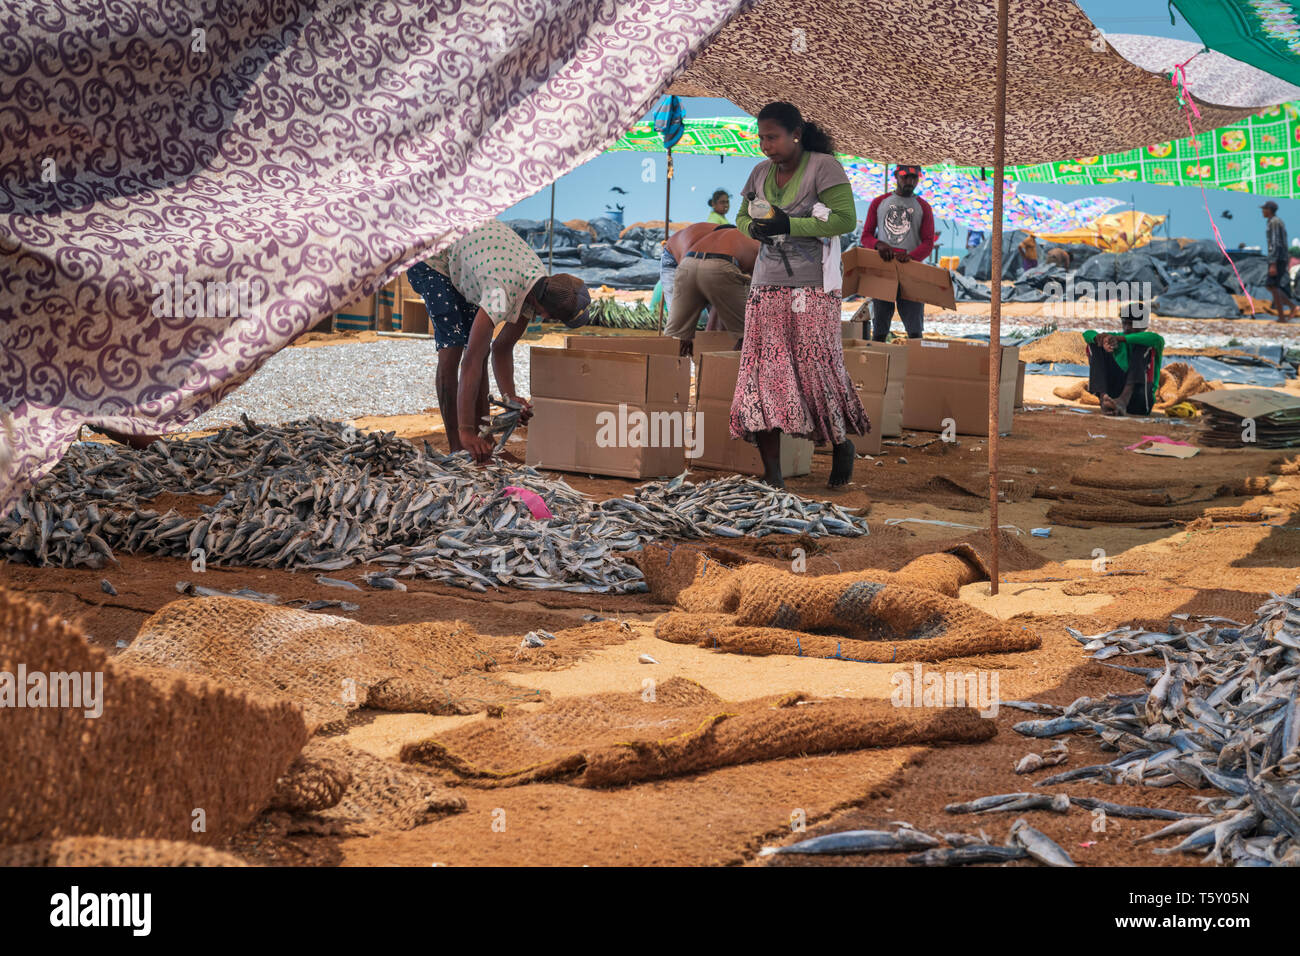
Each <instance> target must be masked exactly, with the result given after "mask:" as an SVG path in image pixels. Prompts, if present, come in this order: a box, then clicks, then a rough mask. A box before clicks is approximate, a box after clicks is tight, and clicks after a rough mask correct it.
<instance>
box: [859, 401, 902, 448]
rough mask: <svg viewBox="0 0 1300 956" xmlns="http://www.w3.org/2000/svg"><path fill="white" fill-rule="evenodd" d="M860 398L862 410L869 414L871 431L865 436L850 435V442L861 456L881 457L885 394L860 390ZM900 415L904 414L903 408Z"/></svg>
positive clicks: (883, 437)
mask: <svg viewBox="0 0 1300 956" xmlns="http://www.w3.org/2000/svg"><path fill="white" fill-rule="evenodd" d="M858 398H859V399H861V400H862V408H863V410H865V411H866V413H867V420H868V421H870V422H871V431H869V432H867V434H865V435H850V436H849V441H851V442H853V447H854V449H855V450H856V451H857V453H858V454H859V455H879V454H880V449H881V448H882V447H883V443H884V440H885V436H884V434H883V433H882V432H881V424H882V422H883V421H884V418H885V393H884V392H863V391H861V390H859V391H858ZM899 414H900V415H901V414H902V409H901V408H900V409H899Z"/></svg>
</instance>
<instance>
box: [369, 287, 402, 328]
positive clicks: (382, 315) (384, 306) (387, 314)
mask: <svg viewBox="0 0 1300 956" xmlns="http://www.w3.org/2000/svg"><path fill="white" fill-rule="evenodd" d="M396 306H397V280H396V279H392V280H391V281H389V282H388V284H387V285H385V286H384V287H383V288H382V289H380V290H379V291H378V292H376V293H375V331H377V332H391V331H392V329H393V316H394V315H395V314H396V315H400V314H401V313H400V312H396V311H395V310H396Z"/></svg>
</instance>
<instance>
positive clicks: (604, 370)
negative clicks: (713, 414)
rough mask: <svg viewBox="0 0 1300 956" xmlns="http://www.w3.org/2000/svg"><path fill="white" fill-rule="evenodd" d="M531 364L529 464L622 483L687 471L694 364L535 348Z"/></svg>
mask: <svg viewBox="0 0 1300 956" xmlns="http://www.w3.org/2000/svg"><path fill="white" fill-rule="evenodd" d="M669 341H672V340H669ZM672 344H673V346H674V352H675V351H676V342H675V341H673V342H672ZM530 365H531V392H532V400H533V410H534V412H535V415H534V418H533V420H532V421H531V422H529V425H528V453H527V455H528V457H527V462H528V464H530V465H536V466H537V467H539V468H551V469H555V470H558V471H578V472H585V473H589V474H595V475H614V476H616V477H620V478H655V477H666V476H671V475H677V474H680V473H681V472H682V470H683V469H684V468H685V461H686V449H687V445H688V426H689V417H690V391H691V362H690V359H688V358H679V357H678V356H676V355H675V354H674V355H663V354H651V353H649V352H635V351H617V352H616V351H588V350H585V349H578V348H564V349H548V348H534V349H533V350H532V355H531V363H530Z"/></svg>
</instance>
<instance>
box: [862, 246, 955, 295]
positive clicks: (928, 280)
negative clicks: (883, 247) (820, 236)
mask: <svg viewBox="0 0 1300 956" xmlns="http://www.w3.org/2000/svg"><path fill="white" fill-rule="evenodd" d="M841 265H842V267H843V269H844V294H845V295H853V294H855V293H856V294H857V295H865V296H869V297H870V298H872V299H885V300H886V301H889V302H893V301H894V300H896V299H898V298H900V297H901V298H904V299H911V300H912V301H913V302H925V303H928V304H930V305H938V306H942V307H943V308H946V309H955V308H956V307H957V300H956V298H955V294H954V292H953V288H952V276H951V275H950V274H949V273H948V270H947V269H939V268H936V267H935V266H928V265H926V264H925V263H923V262H915V261H912V260H909V261H907V262H898V261H897V260H894V259H891V260H889V261H888V262H886V261H885V260H884V259H882V258H880V253H878V252H876V251H875V250H874V249H867V248H866V247H864V246H853V247H852V248H850V249H846V250H844V255H843V258H842V259H841Z"/></svg>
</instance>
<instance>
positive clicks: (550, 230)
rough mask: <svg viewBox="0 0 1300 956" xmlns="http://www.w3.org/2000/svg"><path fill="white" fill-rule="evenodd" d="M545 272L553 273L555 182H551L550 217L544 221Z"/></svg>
mask: <svg viewBox="0 0 1300 956" xmlns="http://www.w3.org/2000/svg"><path fill="white" fill-rule="evenodd" d="M546 274H547V275H548V276H549V275H554V274H555V183H551V218H550V219H548V220H547V221H546Z"/></svg>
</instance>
